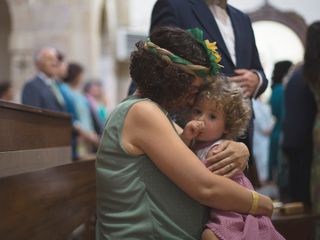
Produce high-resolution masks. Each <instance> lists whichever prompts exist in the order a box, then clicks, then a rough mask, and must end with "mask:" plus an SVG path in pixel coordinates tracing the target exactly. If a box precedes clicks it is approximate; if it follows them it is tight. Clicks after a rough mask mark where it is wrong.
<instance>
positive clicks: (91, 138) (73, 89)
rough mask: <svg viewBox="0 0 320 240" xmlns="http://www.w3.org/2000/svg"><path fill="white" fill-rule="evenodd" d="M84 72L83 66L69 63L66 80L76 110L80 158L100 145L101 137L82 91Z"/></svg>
mask: <svg viewBox="0 0 320 240" xmlns="http://www.w3.org/2000/svg"><path fill="white" fill-rule="evenodd" d="M83 71H84V69H83V67H82V66H81V65H79V64H77V63H69V64H68V70H67V74H66V77H65V78H64V82H65V83H66V84H67V85H68V89H69V92H70V94H71V97H72V99H73V102H74V106H75V110H76V116H77V121H76V123H75V124H74V125H75V128H76V130H77V132H78V133H79V137H78V141H77V146H78V149H77V152H78V154H79V156H81V155H86V154H88V153H90V152H92V151H93V149H95V148H96V147H97V146H98V144H99V136H98V135H97V134H96V133H95V131H94V127H93V123H92V119H91V115H90V109H89V104H88V101H87V99H86V98H85V96H84V95H83V94H82V93H81V90H80V88H81V82H82V80H83Z"/></svg>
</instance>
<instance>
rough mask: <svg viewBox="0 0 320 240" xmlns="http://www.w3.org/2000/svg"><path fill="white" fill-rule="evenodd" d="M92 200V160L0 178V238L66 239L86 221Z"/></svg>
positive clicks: (89, 235) (91, 212)
mask: <svg viewBox="0 0 320 240" xmlns="http://www.w3.org/2000/svg"><path fill="white" fill-rule="evenodd" d="M95 199H96V184H95V161H94V160H91V161H79V162H74V163H70V164H66V165H62V166H58V167H53V168H49V169H45V170H40V171H35V172H29V173H25V174H19V175H13V176H8V177H4V178H0V239H6V240H7V239H34V240H36V239H59V240H61V239H68V238H69V237H70V234H71V233H72V231H73V230H74V229H76V228H77V227H78V226H80V225H81V224H83V223H88V222H90V218H92V216H94V214H95V205H96V200H95ZM90 227H91V226H88V229H86V230H89V231H90V229H91V233H88V232H85V233H84V235H85V236H86V237H85V238H86V239H94V233H93V231H92V227H91V228H90Z"/></svg>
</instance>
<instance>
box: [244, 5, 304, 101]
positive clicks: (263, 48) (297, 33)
mask: <svg viewBox="0 0 320 240" xmlns="http://www.w3.org/2000/svg"><path fill="white" fill-rule="evenodd" d="M248 15H249V16H250V18H251V21H252V26H253V29H254V33H255V38H256V44H257V47H258V50H259V55H260V60H261V63H262V65H263V68H264V70H265V73H266V75H267V78H269V79H270V78H271V74H272V71H273V68H274V64H275V63H276V62H277V61H281V60H290V61H292V62H293V63H294V64H295V63H298V62H300V61H302V59H303V52H304V42H305V33H306V30H307V24H306V23H305V21H304V19H303V18H302V17H301V16H300V15H298V14H297V13H295V12H291V11H280V10H278V9H276V8H275V7H273V6H272V5H270V4H269V3H268V1H266V2H265V4H264V5H263V6H262V7H261V8H260V9H258V10H257V11H254V12H251V13H249V14H248ZM288 43H290V44H288ZM292 49H294V50H295V51H292ZM269 94H270V89H267V91H266V95H269Z"/></svg>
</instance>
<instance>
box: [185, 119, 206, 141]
mask: <svg viewBox="0 0 320 240" xmlns="http://www.w3.org/2000/svg"><path fill="white" fill-rule="evenodd" d="M204 127H205V125H204V122H203V121H198V120H192V121H190V122H188V123H187V125H186V126H185V127H184V129H183V132H182V135H181V138H182V139H183V140H187V141H192V140H193V139H194V138H196V137H197V136H198V135H199V134H200V133H201V131H202V130H203V129H204Z"/></svg>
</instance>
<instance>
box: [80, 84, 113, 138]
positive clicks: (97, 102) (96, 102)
mask: <svg viewBox="0 0 320 240" xmlns="http://www.w3.org/2000/svg"><path fill="white" fill-rule="evenodd" d="M83 91H84V94H85V96H86V98H87V100H88V103H89V108H90V113H91V118H92V121H93V125H94V129H95V131H96V133H97V134H98V135H101V134H102V132H103V127H104V124H105V123H106V120H107V117H108V112H107V108H106V99H105V96H104V94H103V87H102V83H101V82H99V81H91V82H88V83H86V84H85V86H84V89H83Z"/></svg>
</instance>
